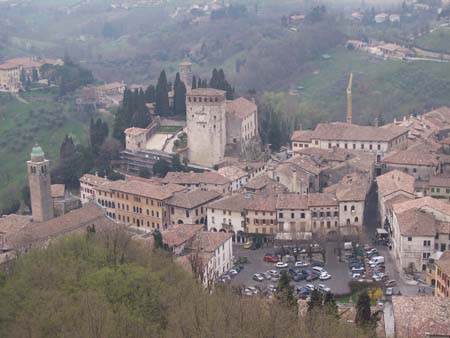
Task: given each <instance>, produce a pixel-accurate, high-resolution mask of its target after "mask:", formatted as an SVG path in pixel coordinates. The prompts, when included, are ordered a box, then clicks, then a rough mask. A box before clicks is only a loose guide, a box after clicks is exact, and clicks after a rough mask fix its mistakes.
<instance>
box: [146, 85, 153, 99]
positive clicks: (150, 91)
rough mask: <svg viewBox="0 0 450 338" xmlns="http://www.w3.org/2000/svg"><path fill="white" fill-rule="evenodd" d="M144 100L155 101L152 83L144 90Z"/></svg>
mask: <svg viewBox="0 0 450 338" xmlns="http://www.w3.org/2000/svg"><path fill="white" fill-rule="evenodd" d="M145 102H146V103H151V102H155V86H154V85H150V86H148V87H147V89H146V90H145Z"/></svg>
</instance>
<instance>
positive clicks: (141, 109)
mask: <svg viewBox="0 0 450 338" xmlns="http://www.w3.org/2000/svg"><path fill="white" fill-rule="evenodd" d="M131 114H132V116H133V117H132V119H131V126H133V127H138V128H146V127H147V126H148V125H149V124H150V113H149V111H148V108H147V106H146V105H145V93H144V92H143V91H142V89H141V90H140V91H137V90H135V91H134V93H133V111H132V112H131Z"/></svg>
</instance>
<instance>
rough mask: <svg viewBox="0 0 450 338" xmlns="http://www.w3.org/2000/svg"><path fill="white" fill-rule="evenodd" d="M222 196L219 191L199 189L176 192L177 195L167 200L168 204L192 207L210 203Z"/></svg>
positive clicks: (186, 207)
mask: <svg viewBox="0 0 450 338" xmlns="http://www.w3.org/2000/svg"><path fill="white" fill-rule="evenodd" d="M220 196H221V194H220V193H218V192H217V191H213V190H201V189H197V190H192V191H187V192H178V193H175V195H174V196H172V197H171V198H170V199H169V200H168V201H167V204H169V205H171V206H175V207H179V208H185V209H192V208H196V207H198V206H200V205H203V204H206V203H209V202H211V201H213V200H215V199H217V198H219V197H220Z"/></svg>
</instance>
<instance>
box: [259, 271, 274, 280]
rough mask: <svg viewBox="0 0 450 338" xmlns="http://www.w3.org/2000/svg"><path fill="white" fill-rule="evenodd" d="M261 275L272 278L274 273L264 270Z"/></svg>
mask: <svg viewBox="0 0 450 338" xmlns="http://www.w3.org/2000/svg"><path fill="white" fill-rule="evenodd" d="M261 275H262V276H263V277H264V278H265V279H267V280H269V279H271V278H272V274H271V273H270V272H264V273H262V274H261Z"/></svg>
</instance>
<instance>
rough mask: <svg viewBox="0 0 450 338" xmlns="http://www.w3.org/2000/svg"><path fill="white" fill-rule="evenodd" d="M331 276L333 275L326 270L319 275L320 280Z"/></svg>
mask: <svg viewBox="0 0 450 338" xmlns="http://www.w3.org/2000/svg"><path fill="white" fill-rule="evenodd" d="M330 278H331V275H330V274H329V273H328V272H326V271H325V272H322V273H321V274H320V277H319V279H320V280H328V279H330Z"/></svg>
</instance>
